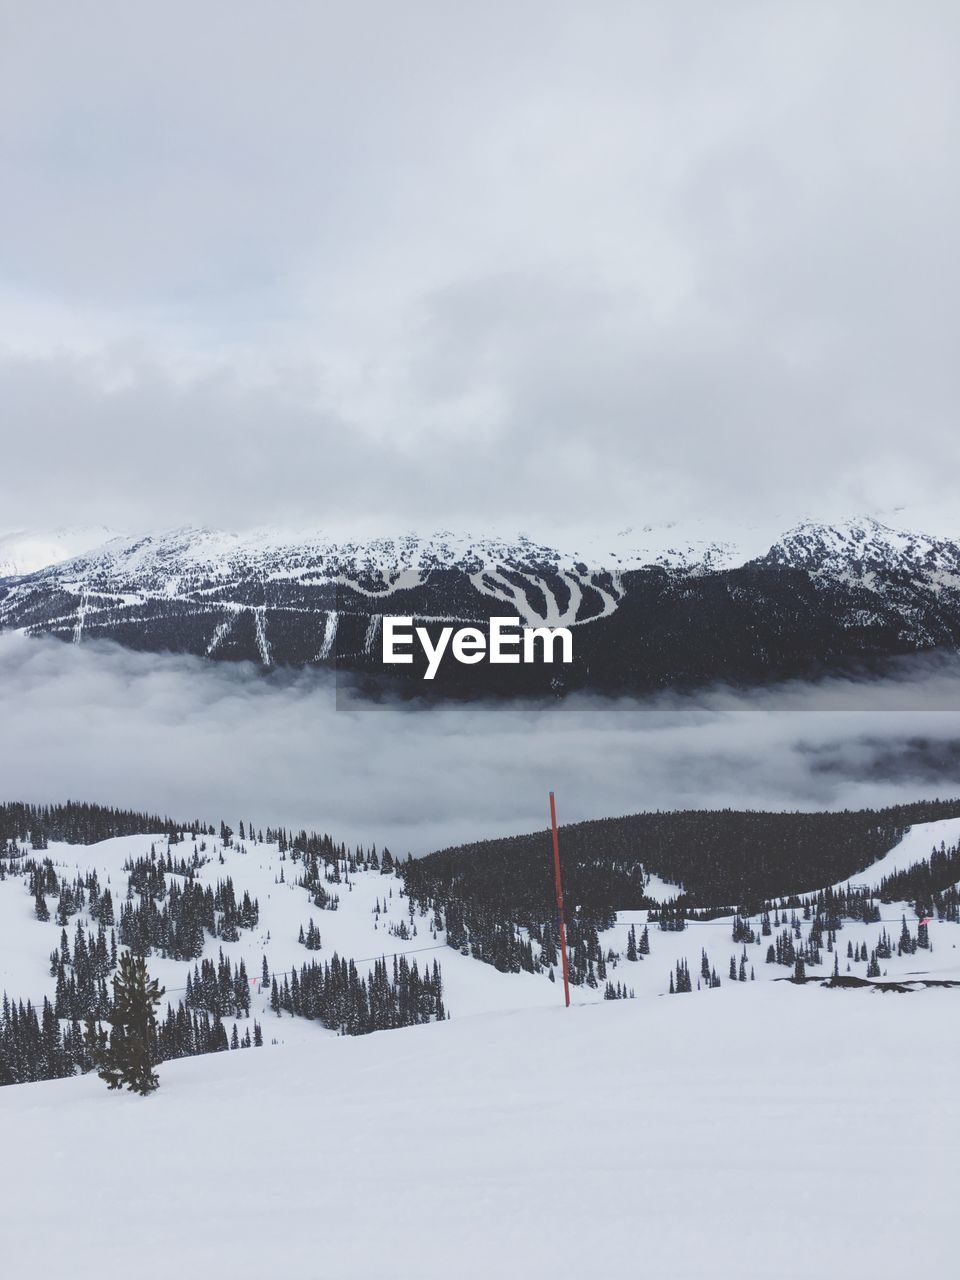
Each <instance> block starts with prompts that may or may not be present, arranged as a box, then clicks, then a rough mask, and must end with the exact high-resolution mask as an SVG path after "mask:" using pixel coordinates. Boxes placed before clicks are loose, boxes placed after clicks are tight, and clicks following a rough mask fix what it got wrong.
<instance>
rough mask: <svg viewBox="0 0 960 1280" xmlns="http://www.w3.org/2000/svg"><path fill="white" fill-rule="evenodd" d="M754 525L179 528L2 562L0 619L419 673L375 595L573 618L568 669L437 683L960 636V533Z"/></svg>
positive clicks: (881, 650) (209, 651) (551, 680)
mask: <svg viewBox="0 0 960 1280" xmlns="http://www.w3.org/2000/svg"><path fill="white" fill-rule="evenodd" d="M698 532H699V531H698ZM758 537H759V533H758V531H753V532H752V533H751V536H750V538H748V539H747V540H746V541H745V542H744V543H741V544H738V543H737V542H734V541H716V540H714V541H711V540H710V539H709V538H708V537H706V536H704V537H690V536H689V534H684V533H683V532H681V530H680V529H679V528H678V529H676V530H670V529H667V530H663V529H661V530H647V529H644V528H638V529H634V528H633V527H628V528H625V529H623V530H621V531H620V533H618V534H616V535H613V536H606V535H600V534H598V535H595V536H593V537H591V538H589V539H585V540H583V541H582V543H581V545H580V546H578V547H576V548H569V549H557V548H555V547H551V546H546V545H543V544H540V543H537V542H534V541H532V540H531V539H529V538H526V537H523V536H518V537H516V538H506V537H503V536H469V535H466V534H460V533H451V532H441V533H436V534H433V535H430V536H419V535H415V534H409V535H404V536H389V537H380V538H369V539H359V540H353V541H349V540H343V539H339V540H338V539H335V538H332V537H330V536H328V535H327V534H325V533H324V532H323V531H322V530H301V531H296V532H289V531H280V530H275V529H261V530H256V531H253V532H249V533H244V534H234V533H222V532H216V531H211V530H207V529H200V528H183V529H177V530H173V531H168V532H160V533H155V534H150V535H148V536H144V537H138V538H115V539H113V540H111V541H110V542H108V543H106V544H105V545H103V546H101V547H99V548H97V549H95V550H93V551H89V552H86V553H84V554H82V555H78V556H74V557H73V558H72V559H68V560H65V561H63V562H61V563H57V564H53V565H50V566H48V567H45V568H43V569H40V570H38V571H37V572H35V573H31V574H28V575H26V576H23V577H15V578H8V579H6V580H5V581H3V580H0V627H3V628H5V629H12V630H22V631H25V632H27V633H29V634H33V635H36V634H43V633H46V634H52V635H56V636H59V637H61V638H63V639H68V640H73V641H75V642H80V641H83V640H87V639H89V638H96V637H102V638H106V639H113V640H116V641H119V642H120V643H122V644H126V645H130V646H132V647H135V648H137V649H141V650H148V651H150V650H156V651H175V652H186V653H191V654H195V655H197V656H206V657H208V658H212V659H219V660H227V659H245V660H248V661H252V662H255V663H258V664H260V665H261V666H265V667H269V666H273V665H290V666H303V665H313V664H318V665H324V664H337V665H338V666H339V667H340V668H341V669H343V670H351V671H356V672H361V673H363V674H364V675H366V676H370V675H374V676H378V677H379V676H384V675H389V676H390V677H391V678H392V679H394V680H407V681H410V680H413V681H416V682H420V677H421V675H422V672H421V671H420V670H419V668H418V667H416V664H415V666H414V667H413V668H404V669H400V668H396V667H393V668H391V669H389V671H385V669H384V667H383V664H382V663H381V662H380V660H379V645H378V643H377V640H378V635H379V628H380V625H381V621H382V618H383V616H384V615H385V614H399V615H410V616H412V617H415V618H416V619H417V621H418V623H421V624H427V625H433V626H434V627H438V626H440V625H441V624H443V623H454V624H460V625H470V626H479V627H483V626H484V625H486V623H487V620H488V619H489V618H490V617H491V616H495V615H500V616H504V615H505V616H512V617H513V616H515V617H518V618H519V619H520V620H521V622H522V623H523V624H525V625H529V626H541V625H547V626H552V627H557V626H572V627H576V628H577V636H576V642H575V645H574V659H573V662H572V663H571V664H569V665H566V666H565V667H564V670H563V671H558V670H557V669H556V668H553V669H551V670H550V671H544V670H543V669H542V668H543V664H528V665H526V666H525V667H524V669H523V671H522V672H517V671H513V670H507V669H505V668H504V667H502V666H501V667H500V668H499V669H497V668H491V664H489V663H482V664H481V665H479V666H477V667H474V668H471V669H470V671H469V672H468V673H466V674H465V673H464V671H463V670H462V669H458V667H457V664H453V663H450V664H445V665H444V668H443V670H442V671H441V679H440V680H439V681H438V682H437V684H436V685H434V686H433V687H434V688H436V689H440V688H442V689H443V690H444V691H451V692H457V693H466V694H468V695H469V696H473V695H475V694H476V693H478V692H481V693H493V694H504V693H507V694H516V693H540V694H542V693H545V692H548V693H555V692H563V691H570V690H572V689H577V688H597V689H603V690H605V691H613V690H631V691H643V690H649V689H657V690H659V689H663V688H665V687H669V686H671V685H675V684H679V685H682V686H689V685H690V684H691V683H702V682H705V681H711V680H727V679H733V680H736V681H741V682H746V683H750V682H753V681H757V680H761V681H762V680H769V679H771V678H773V679H782V678H789V677H792V676H798V675H806V674H808V673H809V672H810V671H814V670H821V669H823V668H824V666H828V665H836V664H838V663H843V662H846V661H848V660H852V661H859V660H861V659H869V660H872V659H876V658H881V659H882V658H886V657H891V656H894V655H902V654H910V653H915V652H918V651H926V650H930V649H933V648H938V647H940V648H946V649H952V650H955V649H956V648H957V647H960V543H957V542H956V541H950V540H949V539H944V538H934V537H930V536H925V535H921V534H915V533H905V532H901V531H898V530H896V529H893V528H890V527H889V526H886V525H883V524H880V523H879V522H878V521H876V520H859V521H848V522H846V523H841V524H837V525H818V524H805V525H801V526H798V527H797V528H795V529H793V530H791V531H790V532H789V533H787V534H785V535H783V536H782V537H779V538H778V539H777V540H775V541H774V542H773V544H772V545H771V544H770V543H769V542H767V543H766V544H765V545H763V544H758ZM558 682H559V683H558Z"/></svg>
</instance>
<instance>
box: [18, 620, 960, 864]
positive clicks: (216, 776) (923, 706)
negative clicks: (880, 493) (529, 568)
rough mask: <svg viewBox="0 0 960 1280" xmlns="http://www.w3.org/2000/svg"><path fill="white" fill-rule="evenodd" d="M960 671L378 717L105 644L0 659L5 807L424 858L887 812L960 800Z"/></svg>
mask: <svg viewBox="0 0 960 1280" xmlns="http://www.w3.org/2000/svg"><path fill="white" fill-rule="evenodd" d="M957 707H960V661H958V660H945V659H940V660H937V661H936V662H932V663H927V662H922V661H921V662H911V663H905V664H904V665H903V667H902V668H901V670H900V674H899V676H898V677H896V678H892V679H891V680H890V681H888V682H886V683H885V684H881V685H878V684H876V683H875V682H868V681H865V682H863V683H860V682H858V681H855V680H842V681H840V680H837V681H826V682H824V683H822V684H820V685H817V686H812V687H811V686H804V685H801V684H794V685H790V686H787V687H785V688H780V689H776V690H770V691H767V692H766V693H762V694H756V695H749V696H746V695H743V694H739V693H737V692H735V691H732V690H727V689H717V690H713V691H711V692H709V693H707V694H705V695H703V696H702V697H701V698H698V699H692V698H678V697H670V698H660V699H653V700H647V701H631V700H620V701H601V700H593V699H572V700H570V701H569V702H567V703H564V704H561V705H536V704H523V703H517V704H510V705H508V706H496V707H491V706H485V705H470V706H440V707H433V708H431V709H429V710H424V709H416V708H413V707H410V706H400V705H391V704H389V703H385V704H380V705H377V706H372V705H369V704H364V703H362V702H352V701H351V700H350V698H349V697H345V696H343V694H342V691H341V696H340V697H339V698H338V697H337V696H336V691H335V689H334V686H333V684H332V682H331V681H330V680H329V678H327V677H324V676H320V675H317V674H316V673H312V674H311V673H305V674H302V675H292V674H290V673H286V674H282V673H280V674H275V675H274V676H271V677H256V676H255V675H254V673H253V672H252V671H250V670H248V669H246V668H243V667H240V668H236V669H234V668H229V667H224V666H214V667H211V666H210V665H209V664H205V663H202V662H199V661H195V660H191V659H184V658H180V657H173V656H167V657H160V658H158V657H157V656H156V655H148V654H136V653H130V652H126V651H123V650H119V649H115V648H113V647H112V646H109V645H89V646H88V645H82V646H70V645H64V644H61V643H59V642H56V641H49V640H45V641H28V640H24V639H22V638H20V637H5V638H3V639H2V640H0V725H2V726H3V727H2V733H0V778H2V790H3V796H4V798H19V799H28V800H32V801H38V802H42V801H52V800H57V799H64V798H66V797H71V798H83V799H89V800H96V801H100V802H102V803H111V804H122V805H131V806H135V807H138V808H145V809H150V810H162V811H164V812H169V813H171V814H175V815H178V816H184V817H193V816H199V817H203V818H205V819H210V820H213V821H216V820H218V819H219V818H221V817H227V819H228V820H231V819H232V820H234V821H235V820H236V819H237V818H239V817H243V818H244V819H245V820H246V819H252V820H254V821H255V822H258V823H261V824H263V825H266V824H268V823H281V822H282V823H284V824H286V825H292V826H299V825H301V824H302V825H306V826H308V827H315V828H318V829H324V830H329V831H330V832H331V833H332V834H334V835H336V836H337V837H338V838H341V839H347V840H349V841H361V840H362V841H370V840H376V841H377V842H378V843H379V844H381V845H382V844H384V843H386V844H387V845H389V847H391V848H392V849H393V850H395V851H397V852H401V853H406V852H407V851H412V852H413V853H415V854H421V853H424V852H427V851H429V850H430V849H432V848H436V847H440V846H443V845H446V844H449V843H459V842H462V841H465V840H473V839H477V838H480V837H483V836H489V835H497V834H511V833H515V832H519V831H530V830H538V829H541V828H542V827H543V826H544V824H545V821H546V819H545V804H546V796H547V792H548V791H549V790H550V789H551V788H552V789H554V790H555V791H556V792H557V795H558V801H559V806H560V813H561V818H562V820H563V821H566V822H572V821H577V820H581V819H585V818H595V817H603V816H609V815H612V814H617V813H628V812H635V811H638V810H640V809H645V808H673V807H682V808H688V807H709V808H713V807H718V808H719V807H738V806H749V807H755V808H788V809H794V808H802V809H813V808H822V807H832V808H837V807H844V806H849V807H858V806H862V805H874V806H879V805H885V804H890V803H892V802H895V801H898V800H911V799H917V798H920V797H921V796H928V795H936V794H939V795H941V796H946V795H953V794H957V792H958V787H957V782H956V761H957V756H958V752H960V733H958V730H957V715H956V708H957Z"/></svg>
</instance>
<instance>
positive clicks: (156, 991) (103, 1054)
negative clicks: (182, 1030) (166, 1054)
mask: <svg viewBox="0 0 960 1280" xmlns="http://www.w3.org/2000/svg"><path fill="white" fill-rule="evenodd" d="M163 993H164V989H163V988H162V987H161V986H159V984H158V983H157V981H156V979H154V978H151V977H150V975H149V974H148V973H147V964H146V961H145V960H144V958H143V957H142V956H134V955H133V954H132V952H130V951H125V952H123V954H122V955H121V957H120V965H119V969H118V971H117V973H116V974H115V975H114V979H113V1003H112V1005H111V1007H110V1011H109V1013H108V1015H107V1021H108V1022H109V1023H110V1026H111V1028H112V1031H111V1033H110V1037H109V1041H108V1039H107V1036H106V1033H105V1032H104V1031H103V1030H101V1029H100V1028H98V1026H97V1025H96V1023H95V1022H94V1021H93V1019H92V1018H91V1019H89V1020H88V1022H87V1034H86V1047H87V1052H88V1053H89V1055H90V1058H91V1060H92V1062H93V1064H94V1066H95V1067H96V1068H97V1074H98V1075H99V1077H100V1079H101V1080H104V1081H106V1083H107V1085H108V1087H109V1088H111V1089H119V1088H122V1087H123V1086H124V1085H126V1087H127V1088H128V1089H129V1090H131V1092H133V1093H140V1094H143V1095H144V1096H146V1095H147V1094H148V1093H152V1092H153V1091H154V1089H156V1088H157V1087H158V1086H159V1084H160V1081H159V1080H158V1079H157V1076H156V1073H155V1072H154V1070H153V1063H154V1044H155V1041H156V1034H157V1017H156V1007H157V1005H158V1004H159V1003H160V997H161V996H162V995H163Z"/></svg>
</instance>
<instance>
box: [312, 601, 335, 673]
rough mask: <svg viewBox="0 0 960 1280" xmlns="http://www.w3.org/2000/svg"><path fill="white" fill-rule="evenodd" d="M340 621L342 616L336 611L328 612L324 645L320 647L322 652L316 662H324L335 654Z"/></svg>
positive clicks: (324, 631) (324, 630)
mask: <svg viewBox="0 0 960 1280" xmlns="http://www.w3.org/2000/svg"><path fill="white" fill-rule="evenodd" d="M339 621H340V615H339V613H338V612H337V611H336V609H328V610H327V618H326V622H325V623H324V628H323V643H322V644H321V645H320V651H319V653H318V654H317V656H316V658H314V662H324V661H325V660H326V659H327V658H329V657H330V655H331V653H332V652H333V645H334V641H335V640H336V638H337V625H338V623H339Z"/></svg>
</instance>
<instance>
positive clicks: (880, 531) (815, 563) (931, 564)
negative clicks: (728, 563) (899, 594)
mask: <svg viewBox="0 0 960 1280" xmlns="http://www.w3.org/2000/svg"><path fill="white" fill-rule="evenodd" d="M763 560H764V561H765V562H766V563H768V564H774V565H779V566H783V567H787V568H794V569H806V570H807V571H808V572H811V573H816V574H828V575H833V576H837V577H839V576H841V575H849V574H853V575H855V576H859V577H865V576H867V575H870V574H877V573H898V574H899V573H907V574H910V575H913V576H920V577H923V578H926V579H929V578H933V577H939V578H940V579H941V580H942V581H943V582H944V583H945V584H949V585H952V586H960V546H958V545H957V543H955V542H952V541H950V540H949V539H946V538H936V537H932V536H929V535H927V534H922V533H912V532H909V531H906V530H900V529H893V528H891V527H890V526H889V525H885V524H881V523H880V521H879V520H874V519H870V518H866V519H860V520H846V521H842V522H840V523H839V524H834V525H822V524H814V523H804V524H800V525H797V526H796V527H795V528H794V529H791V530H790V531H789V532H788V533H786V534H784V535H783V537H782V538H780V539H779V540H778V541H777V542H775V543H774V545H773V546H772V547H771V548H770V550H769V551H768V552H767V554H766V556H764V557H763Z"/></svg>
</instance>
